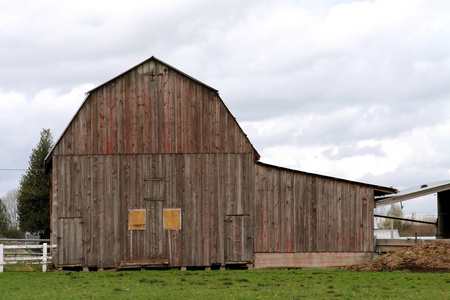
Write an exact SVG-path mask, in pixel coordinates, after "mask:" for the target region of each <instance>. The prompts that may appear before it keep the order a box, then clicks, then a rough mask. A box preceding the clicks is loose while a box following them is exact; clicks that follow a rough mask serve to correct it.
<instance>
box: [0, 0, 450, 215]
mask: <svg viewBox="0 0 450 300" xmlns="http://www.w3.org/2000/svg"><path fill="white" fill-rule="evenodd" d="M151 56H155V57H157V58H159V59H161V60H163V61H165V62H166V63H168V64H170V65H172V66H174V67H176V68H177V69H179V70H181V71H183V72H185V73H187V74H189V75H191V76H192V77H194V78H196V79H198V80H200V81H202V82H204V83H206V84H208V85H209V86H212V87H214V88H215V89H217V90H219V93H220V96H221V98H222V100H223V101H224V102H225V104H226V105H227V107H228V108H229V109H230V111H231V113H232V114H233V115H234V116H235V117H236V119H237V121H238V122H239V124H240V125H241V127H242V128H243V130H244V132H245V133H247V135H248V137H249V139H250V141H251V142H252V144H253V145H254V147H255V148H256V149H257V151H258V152H259V153H260V155H261V161H263V162H266V163H269V164H274V165H278V166H283V167H287V168H291V169H296V170H301V171H306V172H311V173H317V174H322V175H328V176H334V177H339V178H345V179H349V180H355V181H361V182H366V183H371V184H377V185H383V186H389V187H390V186H392V187H394V188H397V189H404V188H408V187H412V186H417V185H421V184H423V183H427V182H434V181H440V180H448V179H449V177H450V153H449V152H450V151H449V149H450V139H449V138H448V137H447V134H448V133H450V118H449V117H450V84H449V79H450V1H448V0H427V1H425V0H373V1H337V0H336V1H331V0H303V1H302V0H297V1H289V0H280V1H267V0H247V1H241V0H227V1H211V0H192V1H185V0H179V1H170V0H169V1H166V0H164V1H155V0H152V1H148V0H145V1H135V0H128V1H126V2H119V1H117V2H114V1H80V0H77V1H73V0H65V1H52V0H38V1H36V0H33V1H31V0H28V1H27V0H19V1H9V0H0V198H1V197H2V196H3V195H5V194H6V193H7V192H8V191H10V190H12V189H15V188H18V186H19V181H20V179H21V176H22V174H23V171H20V170H5V169H26V168H28V162H29V156H30V154H31V151H32V149H33V148H34V147H35V146H36V144H37V143H38V141H39V134H40V132H41V130H42V129H43V128H49V129H50V130H51V132H52V134H53V137H54V140H55V141H56V140H57V139H58V138H59V137H60V135H61V134H62V132H63V131H64V129H65V128H66V126H67V124H68V123H69V122H70V120H71V119H72V117H73V115H74V114H75V113H76V111H77V109H78V108H79V106H80V105H81V104H82V102H83V100H84V98H85V93H86V92H87V91H89V90H90V89H92V88H93V87H96V86H98V85H100V84H102V83H104V82H106V81H108V80H109V79H111V78H113V77H115V76H116V75H118V74H120V73H122V72H123V71H126V70H128V69H129V68H131V67H133V66H135V65H137V64H138V63H140V62H142V61H144V60H145V59H147V58H149V57H151ZM403 206H404V213H412V212H415V213H428V214H433V213H434V214H435V213H436V199H435V197H433V196H431V197H426V198H424V199H418V200H414V201H408V202H405V203H403Z"/></svg>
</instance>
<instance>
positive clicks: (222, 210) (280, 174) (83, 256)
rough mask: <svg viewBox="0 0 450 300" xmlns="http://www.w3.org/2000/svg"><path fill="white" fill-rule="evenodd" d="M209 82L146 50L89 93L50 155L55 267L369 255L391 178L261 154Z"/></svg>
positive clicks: (310, 261) (298, 263)
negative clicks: (274, 161)
mask: <svg viewBox="0 0 450 300" xmlns="http://www.w3.org/2000/svg"><path fill="white" fill-rule="evenodd" d="M258 160H259V154H258V152H257V151H256V150H255V149H254V147H253V146H252V144H251V143H250V141H249V139H248V138H247V136H246V135H245V133H244V132H243V131H242V129H241V128H240V126H239V124H238V123H237V122H236V119H235V118H234V117H233V115H232V114H231V113H230V111H229V110H228V109H227V107H226V106H225V104H224V103H223V102H222V100H221V98H220V97H219V94H218V92H217V90H215V89H213V88H211V87H209V86H207V85H206V84H204V83H202V82H200V81H198V80H196V79H194V78H192V77H190V76H188V75H186V74H184V73H183V72H181V71H179V70H177V69H175V68H173V67H172V66H170V65H168V64H166V63H164V62H162V61H160V60H158V59H156V58H155V57H151V58H149V59H148V60H146V61H144V62H142V63H141V64H139V65H137V66H136V67H134V68H132V69H130V70H128V71H126V72H125V73H123V74H121V75H119V76H117V77H115V78H113V79H111V80H109V81H108V82H106V83H104V84H102V85H100V86H98V87H97V88H95V89H93V90H91V91H89V92H88V94H87V97H86V99H85V101H84V102H83V104H82V106H81V107H80V109H79V110H78V112H77V113H76V115H75V116H74V118H73V119H72V121H71V122H70V123H69V125H68V127H67V129H66V130H65V131H64V133H63V135H62V136H61V138H60V139H59V140H58V141H57V143H56V145H55V147H54V148H53V149H52V151H51V153H50V154H49V156H48V157H47V160H46V164H47V167H48V168H49V169H51V173H52V183H51V210H52V212H51V214H52V215H51V228H52V234H51V237H52V239H53V243H55V244H57V250H56V251H55V253H54V263H55V264H56V265H57V266H58V267H69V266H70V267H74V266H79V267H83V268H116V267H124V266H131V265H137V266H159V265H165V266H169V267H205V268H210V267H213V268H214V267H222V268H223V267H226V266H231V265H236V264H237V265H243V266H248V267H253V266H255V267H257V268H263V267H312V266H333V265H342V264H347V263H352V262H357V261H364V260H368V259H370V258H371V256H372V251H373V249H374V237H373V236H374V235H373V220H374V218H373V214H374V212H373V209H374V196H375V195H384V194H389V193H394V192H395V190H394V189H392V188H387V187H382V186H376V185H371V184H365V183H360V182H353V181H348V180H344V179H338V178H332V177H327V176H321V175H315V174H310V173H305V172H300V171H295V170H290V169H285V168H280V167H276V166H271V165H267V164H264V163H261V162H259V161H258Z"/></svg>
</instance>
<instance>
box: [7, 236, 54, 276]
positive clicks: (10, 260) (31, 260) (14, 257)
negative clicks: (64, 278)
mask: <svg viewBox="0 0 450 300" xmlns="http://www.w3.org/2000/svg"><path fill="white" fill-rule="evenodd" d="M49 248H56V245H47V243H44V244H42V245H3V244H0V273H3V265H9V264H42V272H46V271H47V264H48V263H50V261H51V259H52V257H51V256H48V254H49V253H48V250H49ZM10 249H12V250H16V251H14V252H10V251H4V250H10ZM31 249H42V253H34V252H32V251H31Z"/></svg>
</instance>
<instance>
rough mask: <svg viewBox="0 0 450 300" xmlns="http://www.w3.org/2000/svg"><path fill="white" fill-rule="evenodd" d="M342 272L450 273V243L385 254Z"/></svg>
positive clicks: (425, 245) (412, 247) (345, 268)
mask: <svg viewBox="0 0 450 300" xmlns="http://www.w3.org/2000/svg"><path fill="white" fill-rule="evenodd" d="M340 269H342V270H356V271H395V270H410V271H412V272H450V242H441V241H439V242H431V243H423V244H416V245H414V246H411V247H408V248H407V249H405V250H403V251H398V252H393V253H388V254H385V255H383V256H381V257H379V258H377V259H376V260H374V261H371V262H367V263H363V264H358V265H352V266H346V267H342V268H340Z"/></svg>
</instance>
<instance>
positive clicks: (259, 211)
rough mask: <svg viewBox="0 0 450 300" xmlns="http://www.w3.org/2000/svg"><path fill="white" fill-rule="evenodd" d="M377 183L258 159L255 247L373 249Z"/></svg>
mask: <svg viewBox="0 0 450 300" xmlns="http://www.w3.org/2000/svg"><path fill="white" fill-rule="evenodd" d="M373 206H374V202H373V188H371V187H366V186H365V185H363V184H357V183H351V182H348V181H341V180H338V179H333V178H329V177H323V176H320V175H313V174H308V173H303V172H296V171H292V170H286V169H282V168H276V167H271V166H267V165H261V164H257V165H256V166H255V192H254V207H255V215H254V218H255V219H254V249H255V252H330V251H356V252H357V251H373V247H374V245H373V208H374V207H373Z"/></svg>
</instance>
